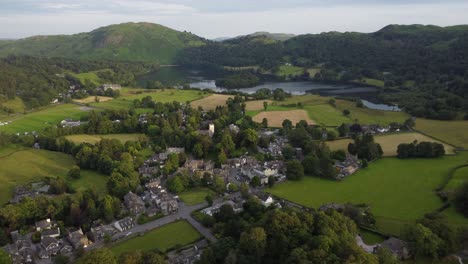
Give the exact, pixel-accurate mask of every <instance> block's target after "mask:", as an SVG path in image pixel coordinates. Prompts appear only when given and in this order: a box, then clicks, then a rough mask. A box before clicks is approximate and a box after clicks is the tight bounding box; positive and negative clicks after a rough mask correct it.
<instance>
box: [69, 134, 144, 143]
mask: <svg viewBox="0 0 468 264" xmlns="http://www.w3.org/2000/svg"><path fill="white" fill-rule="evenodd" d="M65 138H66V139H68V140H70V141H71V142H73V143H75V144H80V143H90V144H95V143H97V142H99V141H101V139H117V140H120V142H122V143H125V142H127V141H138V140H139V139H147V137H146V135H144V134H109V135H87V134H80V135H70V136H65Z"/></svg>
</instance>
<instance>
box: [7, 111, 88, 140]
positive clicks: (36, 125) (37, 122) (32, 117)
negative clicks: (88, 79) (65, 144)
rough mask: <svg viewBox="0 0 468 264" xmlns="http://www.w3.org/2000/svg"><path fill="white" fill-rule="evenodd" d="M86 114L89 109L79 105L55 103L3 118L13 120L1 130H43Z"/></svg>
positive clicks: (8, 131)
mask: <svg viewBox="0 0 468 264" xmlns="http://www.w3.org/2000/svg"><path fill="white" fill-rule="evenodd" d="M86 114H87V111H84V110H82V108H80V107H79V106H77V105H73V104H61V105H54V106H50V107H47V108H42V109H39V110H37V111H34V112H30V113H27V114H24V115H23V114H21V115H16V116H10V117H6V118H3V120H1V121H12V123H11V124H8V125H6V126H1V127H0V131H2V132H6V133H11V134H14V133H23V132H32V131H42V130H43V129H44V128H46V127H48V126H53V125H56V124H58V123H59V122H60V121H62V120H64V119H67V118H70V119H74V120H79V119H80V118H81V117H82V116H84V115H86Z"/></svg>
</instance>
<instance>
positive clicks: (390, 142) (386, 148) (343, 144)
mask: <svg viewBox="0 0 468 264" xmlns="http://www.w3.org/2000/svg"><path fill="white" fill-rule="evenodd" d="M374 139H375V142H377V143H379V144H380V146H381V147H382V150H383V152H384V156H386V157H391V156H396V155H397V148H398V145H399V144H401V143H412V142H414V141H415V140H417V141H418V142H423V141H429V142H438V143H442V142H440V141H437V140H435V139H433V138H430V137H428V136H425V135H423V134H420V133H417V132H409V133H398V134H384V135H376V136H374ZM351 142H353V140H352V139H350V138H346V139H339V140H334V141H327V145H328V146H329V147H330V149H331V150H339V149H343V150H347V149H348V144H349V143H351ZM442 144H444V143H442ZM444 148H445V153H446V154H449V155H450V154H454V149H453V147H452V146H450V145H447V144H444Z"/></svg>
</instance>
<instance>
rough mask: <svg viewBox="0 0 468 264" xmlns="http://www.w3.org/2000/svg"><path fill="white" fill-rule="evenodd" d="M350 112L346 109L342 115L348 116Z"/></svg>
mask: <svg viewBox="0 0 468 264" xmlns="http://www.w3.org/2000/svg"><path fill="white" fill-rule="evenodd" d="M350 114H351V112H350V111H349V110H348V109H345V110H343V115H345V116H349V115H350Z"/></svg>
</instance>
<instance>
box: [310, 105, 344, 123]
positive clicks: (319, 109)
mask: <svg viewBox="0 0 468 264" xmlns="http://www.w3.org/2000/svg"><path fill="white" fill-rule="evenodd" d="M304 109H305V110H306V111H307V113H308V114H309V116H310V118H312V119H313V120H315V121H316V122H317V123H319V124H321V125H324V126H340V125H341V124H343V123H350V122H351V119H349V118H348V117H346V116H345V115H343V113H342V112H340V111H339V110H337V109H336V108H335V107H333V106H331V105H329V104H318V105H306V106H304Z"/></svg>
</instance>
